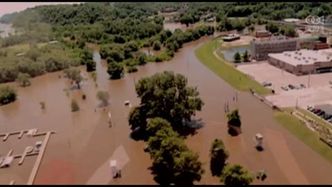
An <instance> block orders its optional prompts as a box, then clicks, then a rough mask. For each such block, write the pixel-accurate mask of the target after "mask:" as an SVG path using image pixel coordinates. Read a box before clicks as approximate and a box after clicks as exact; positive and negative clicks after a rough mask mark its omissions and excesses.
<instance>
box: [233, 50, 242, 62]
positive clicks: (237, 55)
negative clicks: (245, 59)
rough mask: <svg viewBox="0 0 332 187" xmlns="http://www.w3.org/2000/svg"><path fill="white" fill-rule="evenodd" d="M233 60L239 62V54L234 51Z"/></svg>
mask: <svg viewBox="0 0 332 187" xmlns="http://www.w3.org/2000/svg"><path fill="white" fill-rule="evenodd" d="M234 62H235V63H240V62H241V55H240V53H239V52H236V53H235V54H234Z"/></svg>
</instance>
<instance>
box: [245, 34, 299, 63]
mask: <svg viewBox="0 0 332 187" xmlns="http://www.w3.org/2000/svg"><path fill="white" fill-rule="evenodd" d="M250 45H251V50H250V51H251V57H252V58H253V59H255V60H266V59H268V54H270V53H281V52H283V51H295V50H296V49H298V40H297V39H296V38H286V37H270V38H266V39H260V40H257V39H253V40H252V41H251V42H250Z"/></svg>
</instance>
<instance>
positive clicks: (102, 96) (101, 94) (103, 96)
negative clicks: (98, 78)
mask: <svg viewBox="0 0 332 187" xmlns="http://www.w3.org/2000/svg"><path fill="white" fill-rule="evenodd" d="M109 98H110V96H109V94H108V92H107V91H98V92H97V99H98V100H100V101H101V104H102V106H107V105H108V100H109Z"/></svg>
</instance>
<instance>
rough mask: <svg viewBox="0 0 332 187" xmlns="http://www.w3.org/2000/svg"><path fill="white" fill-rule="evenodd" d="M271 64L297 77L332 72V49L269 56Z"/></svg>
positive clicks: (302, 50) (304, 50)
mask: <svg viewBox="0 0 332 187" xmlns="http://www.w3.org/2000/svg"><path fill="white" fill-rule="evenodd" d="M268 57H269V59H268V61H269V63H270V64H272V65H274V66H276V67H279V68H280V69H284V70H285V71H288V72H290V73H293V74H296V75H305V74H314V73H324V72H332V49H323V50H308V49H301V50H297V51H285V52H282V53H271V54H268Z"/></svg>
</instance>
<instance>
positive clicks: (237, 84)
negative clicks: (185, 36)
mask: <svg viewBox="0 0 332 187" xmlns="http://www.w3.org/2000/svg"><path fill="white" fill-rule="evenodd" d="M217 45H218V41H217V40H212V41H209V42H207V43H205V44H203V45H202V46H201V47H200V48H198V49H196V51H195V53H196V56H197V57H198V59H199V60H200V61H201V62H202V63H203V64H204V65H205V66H207V67H208V68H209V69H210V70H211V71H213V72H214V73H216V74H217V75H218V76H219V77H221V78H222V79H224V80H225V81H226V82H228V83H229V84H230V85H232V86H233V87H234V88H236V89H238V90H241V91H249V89H250V88H251V89H253V90H255V91H256V92H257V93H258V94H261V95H266V94H269V93H270V90H269V89H267V88H265V87H263V86H262V85H260V84H259V83H258V82H256V81H255V80H253V79H251V78H250V77H249V76H247V75H246V74H244V73H242V72H240V71H239V70H237V69H236V68H234V67H233V66H231V65H229V64H227V63H226V62H225V61H223V60H220V59H218V58H217V57H216V56H215V55H214V54H213V51H214V50H215V49H216V48H217Z"/></svg>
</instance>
